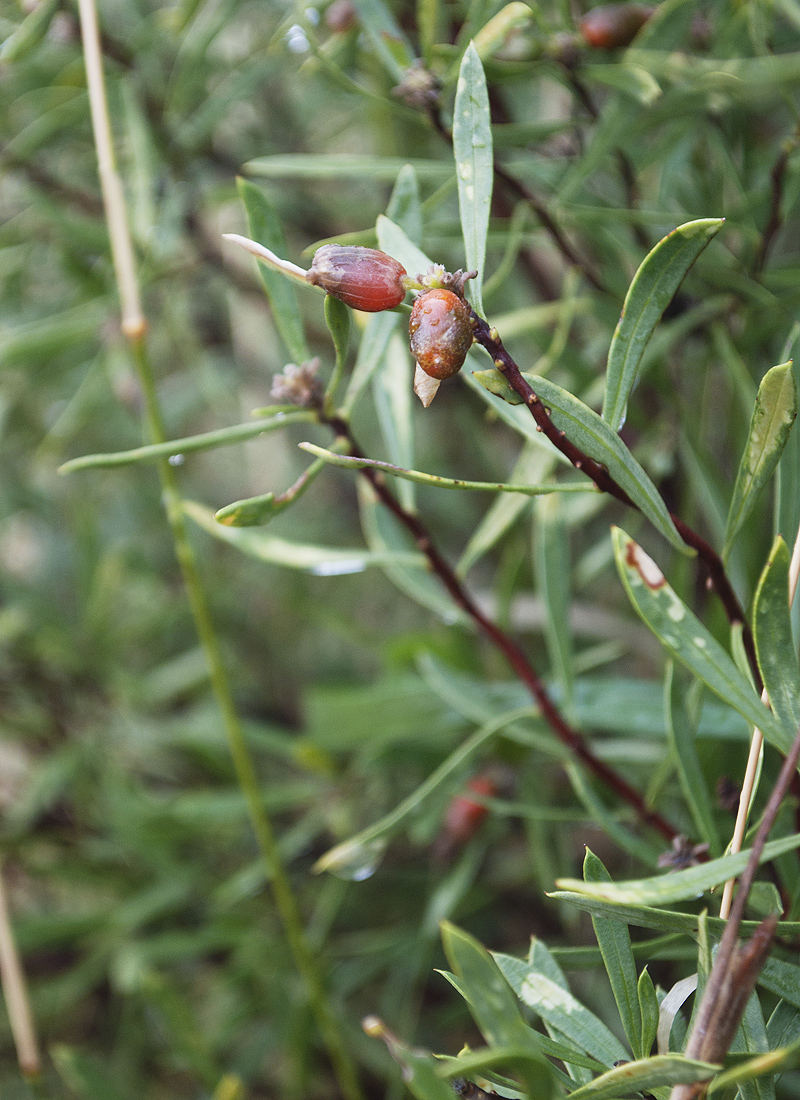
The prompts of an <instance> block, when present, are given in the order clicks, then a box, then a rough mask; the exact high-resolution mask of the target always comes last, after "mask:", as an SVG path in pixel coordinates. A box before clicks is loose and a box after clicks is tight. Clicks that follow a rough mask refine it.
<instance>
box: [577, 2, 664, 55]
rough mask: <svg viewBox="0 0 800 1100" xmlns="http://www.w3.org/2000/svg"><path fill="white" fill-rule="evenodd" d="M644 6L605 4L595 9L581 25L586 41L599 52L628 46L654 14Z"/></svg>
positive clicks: (589, 12)
mask: <svg viewBox="0 0 800 1100" xmlns="http://www.w3.org/2000/svg"><path fill="white" fill-rule="evenodd" d="M653 11H654V9H653V8H650V7H646V6H645V5H644V4H604V5H602V7H599V8H592V10H591V11H588V12H587V13H586V15H584V17H583V19H581V21H580V23H579V24H578V30H579V31H580V32H581V35H582V36H583V39H584V41H585V42H586V43H587V45H589V46H594V47H595V49H598V50H616V49H621V48H622V47H624V46H629V45H630V44H631V42H633V40H634V38H635V37H636V35H637V34H638V33H639V31H640V30H641V29H642V27H643V26H644V25H645V23H646V22H647V20H648V19H649V18H650V16H651V15H652V14H653Z"/></svg>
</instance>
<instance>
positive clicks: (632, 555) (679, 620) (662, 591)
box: [612, 527, 792, 874]
mask: <svg viewBox="0 0 800 1100" xmlns="http://www.w3.org/2000/svg"><path fill="white" fill-rule="evenodd" d="M612 537H613V541H614V554H615V557H616V561H617V569H618V571H619V575H620V577H621V578H622V583H623V585H624V586H625V590H626V591H627V593H628V597H629V599H630V601H631V603H632V604H633V606H634V607H635V608H636V610H637V612H638V613H639V615H640V616H641V617H642V619H643V620H644V621H645V623H646V624H647V625H648V626H649V628H650V629H651V630H652V632H653V633H654V634H655V636H656V637H657V638H658V640H659V641H660V642H661V644H662V645H663V646H664V648H665V649H666V650H667V651H668V652H669V653H671V654H672V656H673V657H675V658H676V659H677V660H678V661H680V662H681V664H684V665H686V667H687V668H688V669H690V671H691V672H693V673H694V674H695V676H697V677H698V679H700V680H702V681H703V683H704V684H706V686H707V687H709V688H711V690H712V691H713V692H715V693H716V694H717V695H719V697H720V698H721V699H722V700H723V701H724V702H726V703H728V704H729V705H730V706H732V707H733V708H734V710H737V711H738V712H739V714H741V715H742V716H743V717H744V718H746V719H747V721H748V722H751V723H752V724H753V725H754V726H758V728H759V729H760V730H762V732H763V733H764V736H765V738H766V739H767V741H769V742H770V743H771V744H773V745H775V747H776V748H778V749H780V750H781V751H782V752H784V753H785V752H788V751H789V749H790V747H791V744H792V737H791V736H790V735H789V734H787V733H786V731H785V730H784V728H783V725H782V724H781V723H780V722H779V721H778V719H777V718H776V717H775V715H774V714H773V713H772V712H771V711H769V710H767V708H766V707H765V706H764V704H763V703H762V702H761V700H760V699H759V697H758V696H757V695H756V693H755V691H754V690H753V688H752V685H751V684H750V682H749V681H748V679H747V677H745V676H744V675H743V674H742V673H741V672H740V671H739V669H738V668H737V667H736V665H735V664H734V662H733V660H732V659H731V657H729V656H728V654H727V653H726V651H725V650H724V649H723V648H722V646H721V645H720V644H719V642H718V641H717V640H716V638H714V636H713V635H712V634H711V633H710V632H709V631H708V630H706V628H705V627H704V626H703V624H702V623H701V622H700V620H699V619H698V618H697V616H696V615H694V614H693V613H692V612H691V611H690V610H689V608H688V607H687V606H686V604H685V603H684V602H683V600H681V598H680V597H679V596H678V594H677V593H676V592H675V591H674V589H673V588H672V587H671V586H670V585H669V584H667V581H666V578H665V577H664V574H663V573H662V572H661V570H660V569H659V568H658V566H657V565H656V563H655V562H654V561H653V559H652V558H650V557H648V555H647V554H645V552H644V550H642V548H641V546H639V545H638V544H637V543H636V542H634V540H633V539H632V538H631V537H630V536H629V535H627V534H626V533H625V532H624V531H623V530H621V529H620V528H619V527H615V528H612ZM737 874H738V872H737Z"/></svg>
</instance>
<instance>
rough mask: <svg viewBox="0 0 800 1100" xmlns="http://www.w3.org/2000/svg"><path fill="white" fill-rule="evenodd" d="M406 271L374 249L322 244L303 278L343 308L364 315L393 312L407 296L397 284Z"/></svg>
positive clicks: (390, 258)
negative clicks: (345, 307) (355, 310)
mask: <svg viewBox="0 0 800 1100" xmlns="http://www.w3.org/2000/svg"><path fill="white" fill-rule="evenodd" d="M405 273H406V269H405V268H404V267H403V265H402V264H399V263H398V262H397V260H394V259H392V257H391V256H387V255H386V253H385V252H379V251H378V249H377V248H361V246H360V245H353V244H324V245H323V246H322V248H319V249H317V251H316V252H315V253H314V260H313V263H312V264H311V270H310V271H309V272H308V274H307V275H306V278H307V279H308V281H309V282H310V283H313V284H314V286H321V287H322V289H323V290H327V292H328V294H332V295H333V296H334V298H341V300H342V301H343V302H344V303H345V305H348V306H352V308H353V309H361V310H363V311H364V312H365V313H380V311H381V310H382V309H394V307H395V306H399V305H400V303H401V302H402V300H403V298H405V296H406V291H405V287H404V286H403V285H402V283H401V282H400V280H401V279H402V277H403V276H404V275H405Z"/></svg>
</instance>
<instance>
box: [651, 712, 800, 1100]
mask: <svg viewBox="0 0 800 1100" xmlns="http://www.w3.org/2000/svg"><path fill="white" fill-rule="evenodd" d="M798 760H800V730H798V731H797V734H796V735H795V739H794V742H793V743H792V747H791V750H790V751H789V755H788V756H787V757H786V759H785V760H784V762H783V766H782V767H781V771H780V775H779V776H778V781H777V783H776V784H775V786H774V788H773V790H772V793H771V794H770V796H769V800H768V802H767V805H766V807H765V809H764V816H763V818H762V820H761V824H760V826H759V828H758V832H757V833H756V836H755V839H754V841H753V847H752V849H751V852H750V858H749V860H748V862H747V866H746V867H745V869H744V873H743V874H742V877H741V879H740V884H739V890H738V891H737V894H736V897H735V898H734V900H733V905H732V906H731V912H730V917H729V919H728V923H727V924H726V926H725V931H724V932H723V933H722V939H721V940H720V944H719V949H718V951H717V954H716V958H715V959H714V965H713V967H712V968H711V973H710V974H709V977H708V981H707V982H706V987H705V990H704V991H703V998H702V1000H701V1002H700V1007H699V1009H698V1011H697V1015H696V1016H695V1020H694V1023H693V1025H692V1030H691V1033H690V1035H689V1038H688V1039H687V1042H686V1049H685V1051H684V1053H685V1055H686V1057H687V1058H699V1059H701V1060H703V1061H714V1062H718V1061H719V1060H720V1059H721V1058H722V1057H724V1055H725V1054H726V1053H727V1050H728V1046H729V1045H730V1041H731V1040H732V1039H733V1031H735V1026H733V1030H731V1028H732V1025H735V1023H736V1022H737V1021H736V1020H735V1019H734V1018H733V1007H734V1006H733V1004H732V1002H731V996H732V995H733V994H734V993H735V992H736V990H737V989H738V990H739V991H740V993H741V992H743V991H745V990H746V989H747V986H748V985H749V988H750V990H752V987H753V985H754V984H755V980H756V978H757V976H758V971H759V969H760V967H761V965H762V963H763V960H764V958H765V956H766V953H767V951H768V950H769V945H770V942H771V938H772V933H773V932H774V929H775V918H770V919H769V920H768V921H765V922H763V924H762V925H760V926H759V929H757V931H756V934H755V935H754V937H753V940H751V944H752V945H753V946H752V949H751V950H750V951H748V950H747V948H746V947H745V948H738V947H737V940H738V936H739V929H740V927H741V923H742V917H743V916H744V909H745V905H746V904H747V898H748V895H749V893H750V888H751V887H752V885H753V881H754V879H755V876H756V871H757V870H758V865H759V862H760V860H761V855H762V853H763V851H764V845H765V844H766V842H767V837H768V836H769V833H770V830H771V829H772V826H773V825H774V824H775V818H776V817H777V816H778V811H779V810H780V808H781V803H782V802H783V800H784V798H785V797H786V794H787V792H788V790H789V786H790V784H791V782H792V779H793V778H794V773H795V769H796V768H797V762H798ZM753 941H755V942H753ZM738 1000H739V1001H742V1003H741V1004H740V1005H739V1008H740V1011H743V1010H744V1007H745V1003H746V998H744V1000H742V997H741V996H739V997H738ZM726 1043H727V1045H726ZM700 1091H703V1090H702V1087H697V1086H687V1085H678V1086H676V1087H675V1088H674V1089H673V1090H672V1094H671V1097H670V1100H690V1098H691V1097H693V1096H696V1095H697V1094H698V1093H699V1092H700Z"/></svg>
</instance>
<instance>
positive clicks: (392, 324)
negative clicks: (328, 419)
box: [342, 310, 399, 418]
mask: <svg viewBox="0 0 800 1100" xmlns="http://www.w3.org/2000/svg"><path fill="white" fill-rule="evenodd" d="M398 321H399V317H398V315H397V314H396V313H392V312H391V311H389V310H386V311H385V312H383V313H373V315H372V316H371V317H370V319H369V320H368V321H367V325H366V328H365V329H364V335H363V336H362V337H361V343H360V344H359V348H358V354H357V355H356V361H355V365H354V367H353V373H352V374H351V375H350V381H349V382H348V383H347V389H346V391H345V395H344V404H343V406H342V412H343V414H344V416H345V418H349V417H350V414H351V413H352V411H353V409H354V408H355V406H356V403H357V402H358V399H359V397H360V396H361V394H362V393H363V392H364V389H365V388H366V386H367V385H368V384H369V381H370V379H371V378H372V375H373V374H374V372H375V371H376V370H377V369H378V367H380V365H381V363H382V362H383V357H384V355H385V354H386V349H387V347H388V346H389V340H390V339H391V336H392V333H393V332H394V330H395V328H396V327H397V323H398Z"/></svg>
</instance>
